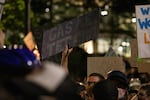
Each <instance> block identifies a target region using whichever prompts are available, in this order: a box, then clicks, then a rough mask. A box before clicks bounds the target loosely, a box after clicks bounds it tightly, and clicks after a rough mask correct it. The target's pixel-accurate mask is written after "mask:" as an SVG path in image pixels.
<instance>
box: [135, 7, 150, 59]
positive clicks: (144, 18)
mask: <svg viewBox="0 0 150 100" xmlns="http://www.w3.org/2000/svg"><path fill="white" fill-rule="evenodd" d="M136 18H137V22H136V23H137V42H138V56H139V58H150V5H137V6H136Z"/></svg>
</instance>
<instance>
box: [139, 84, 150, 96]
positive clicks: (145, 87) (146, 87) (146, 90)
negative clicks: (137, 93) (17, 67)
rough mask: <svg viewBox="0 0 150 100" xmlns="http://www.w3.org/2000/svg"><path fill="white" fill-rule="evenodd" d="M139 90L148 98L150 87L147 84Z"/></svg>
mask: <svg viewBox="0 0 150 100" xmlns="http://www.w3.org/2000/svg"><path fill="white" fill-rule="evenodd" d="M140 89H142V90H145V92H146V95H147V96H150V85H149V84H146V85H143V86H142V87H141V88H140Z"/></svg>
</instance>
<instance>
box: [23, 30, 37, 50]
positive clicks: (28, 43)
mask: <svg viewBox="0 0 150 100" xmlns="http://www.w3.org/2000/svg"><path fill="white" fill-rule="evenodd" d="M24 43H25V45H26V46H27V47H28V49H29V50H31V51H32V50H33V49H34V48H35V42H34V40H33V36H32V32H29V33H28V34H27V35H26V36H25V38H24Z"/></svg>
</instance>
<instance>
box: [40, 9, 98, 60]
mask: <svg viewBox="0 0 150 100" xmlns="http://www.w3.org/2000/svg"><path fill="white" fill-rule="evenodd" d="M98 33H99V9H97V10H94V11H93V12H90V13H88V14H86V15H83V16H80V17H77V18H75V19H72V20H71V21H68V22H64V23H62V24H59V25H58V26H56V27H54V28H52V29H48V30H45V31H44V32H43V42H42V59H44V58H47V57H49V56H52V55H55V54H57V53H60V52H61V51H62V50H63V49H64V47H65V45H67V44H68V45H69V47H75V46H78V45H79V44H81V43H83V42H86V41H89V40H92V39H95V38H96V37H97V34H98Z"/></svg>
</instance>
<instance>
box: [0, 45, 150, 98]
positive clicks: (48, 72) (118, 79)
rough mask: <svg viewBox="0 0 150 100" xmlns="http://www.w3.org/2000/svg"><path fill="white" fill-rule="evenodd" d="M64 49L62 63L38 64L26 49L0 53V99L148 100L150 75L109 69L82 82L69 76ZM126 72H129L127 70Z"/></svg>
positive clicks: (43, 62) (91, 75)
mask: <svg viewBox="0 0 150 100" xmlns="http://www.w3.org/2000/svg"><path fill="white" fill-rule="evenodd" d="M71 51H72V49H69V48H68V46H66V48H65V50H64V51H63V52H62V59H61V64H56V63H53V62H49V61H40V60H39V59H37V58H36V56H35V55H34V53H33V52H32V51H30V50H29V49H28V48H27V47H26V46H22V47H19V48H3V49H1V50H0V100H150V75H149V73H138V70H137V68H134V67H132V68H130V70H133V69H134V71H132V73H131V72H128V73H125V72H121V71H119V70H112V71H109V72H108V73H107V76H103V75H102V74H101V73H95V72H93V73H91V74H90V75H89V76H87V77H86V78H85V80H84V81H83V82H77V81H75V80H73V79H72V78H71V77H70V75H69V73H70V72H69V70H68V56H69V54H70V52H71ZM128 70H129V69H128Z"/></svg>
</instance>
